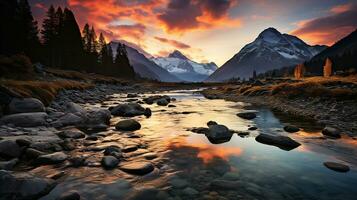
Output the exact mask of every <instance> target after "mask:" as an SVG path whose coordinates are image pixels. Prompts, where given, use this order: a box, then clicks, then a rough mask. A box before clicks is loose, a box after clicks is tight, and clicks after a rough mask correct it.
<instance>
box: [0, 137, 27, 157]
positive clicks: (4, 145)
mask: <svg viewBox="0 0 357 200" xmlns="http://www.w3.org/2000/svg"><path fill="white" fill-rule="evenodd" d="M21 151H22V150H21V147H20V146H19V145H18V144H17V143H16V142H15V141H14V140H0V156H2V157H5V158H17V157H19V156H20V155H21Z"/></svg>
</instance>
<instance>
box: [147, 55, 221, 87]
mask: <svg viewBox="0 0 357 200" xmlns="http://www.w3.org/2000/svg"><path fill="white" fill-rule="evenodd" d="M152 60H153V61H154V62H155V63H156V64H157V65H159V66H160V67H162V68H163V69H165V70H167V71H168V72H170V73H171V74H173V75H175V76H177V77H178V78H180V79H181V80H184V81H189V82H200V81H203V80H205V79H206V78H207V77H208V76H209V75H211V74H212V73H213V72H214V71H215V70H216V69H217V65H216V64H215V63H213V62H211V63H197V62H195V61H192V60H190V59H188V58H187V57H186V56H185V55H183V54H182V53H181V52H180V51H178V50H175V51H174V52H172V53H171V54H169V56H168V57H158V58H152Z"/></svg>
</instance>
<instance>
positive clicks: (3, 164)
mask: <svg viewBox="0 0 357 200" xmlns="http://www.w3.org/2000/svg"><path fill="white" fill-rule="evenodd" d="M17 162H19V159H17V158H14V159H12V160H9V161H0V169H5V170H12V168H14V166H15V165H16V164H17Z"/></svg>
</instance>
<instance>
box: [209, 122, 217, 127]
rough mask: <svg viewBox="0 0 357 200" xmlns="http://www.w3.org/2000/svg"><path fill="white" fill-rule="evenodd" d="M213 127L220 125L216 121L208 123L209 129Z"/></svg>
mask: <svg viewBox="0 0 357 200" xmlns="http://www.w3.org/2000/svg"><path fill="white" fill-rule="evenodd" d="M212 125H218V124H217V122H215V121H209V122H207V126H208V127H209V126H212Z"/></svg>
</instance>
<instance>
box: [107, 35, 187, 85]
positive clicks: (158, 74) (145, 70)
mask: <svg viewBox="0 0 357 200" xmlns="http://www.w3.org/2000/svg"><path fill="white" fill-rule="evenodd" d="M124 44H125V45H126V51H127V54H128V59H129V62H130V64H131V65H132V66H133V68H134V71H135V72H136V73H137V74H139V75H140V76H141V77H143V78H147V79H152V80H158V81H162V82H181V81H182V80H181V79H179V78H177V77H176V76H175V75H173V74H171V73H169V72H168V71H167V70H165V69H163V68H161V67H160V66H158V65H157V64H155V63H154V62H153V61H151V60H150V59H148V58H147V57H146V56H145V55H144V53H142V51H143V50H142V49H139V50H137V49H136V48H134V47H132V46H131V45H130V43H124ZM110 46H111V48H112V50H113V54H114V56H115V55H116V49H117V46H118V42H111V43H110ZM146 54H147V53H146Z"/></svg>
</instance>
